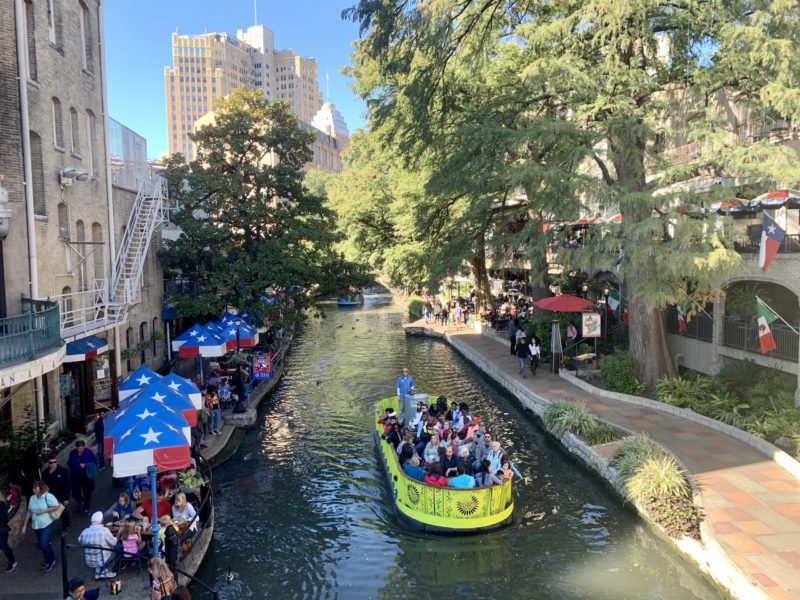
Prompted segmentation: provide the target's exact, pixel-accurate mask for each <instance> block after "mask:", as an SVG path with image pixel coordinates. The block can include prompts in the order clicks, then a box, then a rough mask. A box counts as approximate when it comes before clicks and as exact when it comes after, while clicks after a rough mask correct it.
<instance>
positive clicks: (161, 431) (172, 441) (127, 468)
mask: <svg viewBox="0 0 800 600" xmlns="http://www.w3.org/2000/svg"><path fill="white" fill-rule="evenodd" d="M123 425H125V426H127V427H124V426H123ZM117 426H118V427H119V428H120V429H119V433H117V434H115V436H114V452H113V458H114V477H134V476H136V475H142V474H144V473H147V468H148V467H150V466H152V465H155V467H156V468H157V469H158V471H171V470H174V469H185V468H187V467H190V466H191V464H192V459H191V451H190V446H189V442H188V441H186V437H185V436H184V434H183V432H182V431H181V428H180V427H176V426H175V425H174V424H172V423H169V422H166V421H164V420H162V419H159V418H157V417H155V416H149V417H147V418H144V419H142V418H140V417H138V416H136V415H134V414H129V415H127V417H126V418H125V419H123V420H120V421H119V423H118V425H117Z"/></svg>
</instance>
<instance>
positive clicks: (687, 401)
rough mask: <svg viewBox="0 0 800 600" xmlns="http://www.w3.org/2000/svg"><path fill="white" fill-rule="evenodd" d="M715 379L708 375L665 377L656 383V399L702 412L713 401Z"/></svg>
mask: <svg viewBox="0 0 800 600" xmlns="http://www.w3.org/2000/svg"><path fill="white" fill-rule="evenodd" d="M713 391H714V381H713V380H712V379H710V378H708V377H702V376H701V377H697V378H694V379H687V378H683V377H665V378H664V379H661V380H660V381H659V382H658V383H657V384H656V399H657V400H659V401H661V402H666V403H667V404H672V405H673V406H679V407H680V408H691V409H692V410H695V411H698V412H701V411H702V409H703V408H704V407H706V406H708V404H709V403H710V401H711V394H712V393H713Z"/></svg>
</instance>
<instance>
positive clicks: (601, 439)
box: [584, 419, 623, 446]
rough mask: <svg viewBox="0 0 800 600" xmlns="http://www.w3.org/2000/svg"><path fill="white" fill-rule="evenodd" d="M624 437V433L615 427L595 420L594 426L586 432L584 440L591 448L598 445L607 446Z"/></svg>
mask: <svg viewBox="0 0 800 600" xmlns="http://www.w3.org/2000/svg"><path fill="white" fill-rule="evenodd" d="M622 435H623V434H622V431H620V430H619V429H617V428H616V427H614V426H613V425H608V424H607V423H603V422H602V421H601V420H599V419H595V423H594V425H593V426H592V428H591V429H589V431H587V432H586V435H585V436H584V439H585V440H586V443H587V444H589V445H590V446H597V445H598V444H607V443H608V442H613V441H615V440H618V439H620V438H621V437H622Z"/></svg>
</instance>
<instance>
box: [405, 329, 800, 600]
mask: <svg viewBox="0 0 800 600" xmlns="http://www.w3.org/2000/svg"><path fill="white" fill-rule="evenodd" d="M423 326H424V324H423V323H422V322H421V321H420V322H417V323H413V324H410V325H409V327H423ZM428 327H429V329H431V330H433V331H436V332H438V333H442V332H443V329H442V328H441V327H432V326H428ZM447 335H448V336H453V335H456V336H458V340H459V342H461V343H466V344H468V345H469V346H470V347H471V348H472V349H473V350H475V351H477V352H478V353H480V354H481V355H482V356H483V357H484V358H485V359H486V360H488V361H490V362H491V363H493V364H494V365H495V367H497V368H499V369H501V370H502V371H503V373H504V374H505V375H507V376H509V377H513V378H516V379H518V380H519V382H520V383H521V384H522V385H523V386H525V387H526V389H528V390H529V391H531V392H532V393H534V394H536V395H538V396H539V397H541V398H544V399H545V400H558V399H566V400H572V401H578V402H585V403H586V405H587V406H588V407H589V408H590V409H591V410H592V411H593V412H594V413H596V414H597V415H598V416H599V417H601V418H602V419H604V420H606V421H608V422H609V423H612V424H613V425H617V426H620V427H623V428H625V429H628V430H632V431H637V432H643V433H646V434H647V435H649V436H650V437H651V438H652V439H654V440H655V441H657V442H658V443H660V444H662V445H663V446H664V447H666V448H667V449H669V451H670V452H672V453H673V454H674V455H675V456H676V457H677V458H678V460H680V461H681V462H682V463H683V465H684V466H685V467H686V469H687V470H688V471H689V473H690V474H691V475H692V476H693V477H694V480H695V482H696V484H697V487H698V488H699V490H700V495H701V503H702V506H703V508H704V512H705V515H706V518H705V520H706V524H707V525H708V529H709V531H710V533H711V535H713V536H714V538H715V540H716V541H717V543H718V545H719V546H720V547H721V548H722V549H723V550H724V551H725V552H726V553H727V554H728V556H729V558H730V559H731V561H732V562H733V563H735V564H736V565H737V566H738V568H739V570H740V571H742V572H743V573H744V574H745V575H746V576H748V577H749V579H750V580H751V581H753V582H755V583H756V585H757V587H758V588H760V590H761V591H762V592H763V593H764V595H765V596H766V597H770V598H779V599H784V598H800V570H799V569H800V481H798V480H797V479H796V478H795V477H794V476H792V475H791V474H790V473H789V472H788V471H785V470H784V469H782V468H781V467H780V466H778V465H777V464H776V463H774V462H773V461H772V460H770V459H768V458H767V457H766V456H764V455H763V454H761V453H760V452H758V451H757V450H755V449H754V448H752V447H751V446H749V445H747V444H745V443H743V442H741V441H739V440H736V439H734V438H732V437H730V436H728V435H725V434H724V433H720V432H718V431H715V430H713V429H710V428H708V427H705V426H704V425H701V424H698V423H695V422H693V421H689V420H687V419H684V418H682V417H679V416H676V415H672V414H669V413H666V412H661V411H659V410H655V409H652V408H648V407H645V406H639V405H634V404H629V403H626V402H623V401H619V400H612V399H608V398H602V397H599V396H595V395H592V394H589V393H586V392H584V391H583V390H581V389H579V388H577V387H575V386H573V385H572V384H570V383H569V382H567V381H566V380H564V379H562V378H560V377H559V376H558V375H553V374H551V373H549V372H548V369H547V365H543V368H540V369H539V371H538V373H537V375H536V376H535V377H532V376H531V375H530V373H528V374H527V375H528V376H527V378H526V379H523V378H521V377H520V376H519V375H518V365H517V360H516V357H512V356H510V355H509V350H508V342H507V341H505V340H504V339H503V338H501V339H497V338H494V337H490V336H489V335H482V334H480V333H477V332H475V331H474V330H469V329H464V328H462V329H460V330H458V331H457V330H455V329H454V328H450V330H449V331H447ZM501 342H502V343H501Z"/></svg>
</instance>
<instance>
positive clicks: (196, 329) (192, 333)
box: [172, 323, 208, 352]
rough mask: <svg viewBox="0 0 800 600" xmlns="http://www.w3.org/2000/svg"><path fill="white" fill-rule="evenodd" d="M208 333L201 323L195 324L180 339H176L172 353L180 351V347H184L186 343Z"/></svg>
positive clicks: (173, 341) (173, 342)
mask: <svg viewBox="0 0 800 600" xmlns="http://www.w3.org/2000/svg"><path fill="white" fill-rule="evenodd" d="M207 331H208V330H207V329H206V328H205V327H203V326H202V325H200V324H199V323H195V324H194V325H192V326H191V327H190V328H189V329H187V330H186V331H184V332H183V333H182V334H180V335H179V336H178V337H176V338H175V339H174V340H172V351H173V352H178V350H180V347H181V346H183V345H184V344H185V343H186V342H191V341H193V340H194V339H195V338H196V337H198V336H200V335H203V334H204V333H206V332H207Z"/></svg>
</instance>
